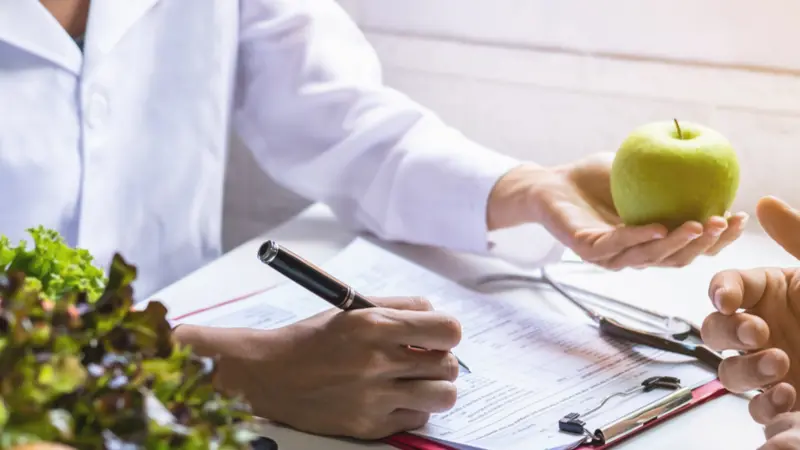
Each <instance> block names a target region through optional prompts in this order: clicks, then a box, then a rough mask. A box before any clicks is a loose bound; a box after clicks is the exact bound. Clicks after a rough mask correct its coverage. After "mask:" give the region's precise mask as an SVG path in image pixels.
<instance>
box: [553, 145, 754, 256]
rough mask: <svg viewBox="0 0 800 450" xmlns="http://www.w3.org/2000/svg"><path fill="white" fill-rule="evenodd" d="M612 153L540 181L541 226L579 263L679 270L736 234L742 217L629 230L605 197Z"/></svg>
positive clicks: (717, 249)
mask: <svg viewBox="0 0 800 450" xmlns="http://www.w3.org/2000/svg"><path fill="white" fill-rule="evenodd" d="M613 158H614V154H613V153H602V154H597V155H593V156H591V157H588V158H585V159H582V160H580V161H578V162H576V163H573V164H569V165H566V166H563V167H561V168H560V169H559V170H557V171H554V172H553V173H552V175H551V176H549V177H548V179H547V180H544V181H543V182H542V187H541V189H540V192H541V194H540V195H541V197H542V200H541V202H540V204H542V205H543V206H542V207H543V208H544V209H545V211H544V214H541V216H542V217H543V219H542V224H543V225H544V226H545V228H547V229H548V231H550V233H552V234H553V235H554V236H555V237H556V238H557V239H559V240H560V241H561V242H562V243H563V244H564V245H566V246H568V247H569V248H571V249H572V250H573V251H575V252H576V253H577V254H578V255H579V256H580V257H582V258H583V259H584V260H586V261H589V262H592V263H595V264H598V265H600V266H603V267H605V268H608V269H612V270H619V269H622V268H625V267H635V268H643V267H649V266H666V267H682V266H685V265H687V264H689V263H691V262H692V261H693V260H694V259H695V258H697V256H699V255H702V254H707V255H713V254H716V253H718V252H719V251H720V250H722V249H723V248H724V247H725V246H727V245H728V244H730V243H731V242H733V241H735V240H736V239H737V238H738V237H739V236H740V235H741V233H742V231H743V229H744V225H745V222H746V220H747V215H746V214H743V213H739V214H736V215H731V216H729V217H728V218H723V217H713V218H711V219H710V220H709V221H708V222H707V223H705V224H701V223H698V222H687V223H685V224H683V225H682V226H680V227H679V228H677V229H675V230H673V231H672V232H668V230H667V228H666V227H665V226H664V225H662V224H650V225H644V226H635V227H629V226H625V225H623V224H622V220H621V219H620V217H619V215H618V214H617V211H616V209H615V208H614V203H613V200H612V197H611V184H610V174H611V164H612V162H613Z"/></svg>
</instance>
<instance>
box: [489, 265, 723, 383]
mask: <svg viewBox="0 0 800 450" xmlns="http://www.w3.org/2000/svg"><path fill="white" fill-rule="evenodd" d="M565 263H572V264H586V263H584V262H583V261H562V262H560V263H559V264H565ZM539 271H540V273H541V274H540V275H539V276H536V275H528V274H511V273H503V274H495V275H487V276H484V277H480V278H478V279H477V280H476V281H475V284H476V285H477V286H483V285H487V284H492V283H498V282H508V281H514V282H521V283H532V284H537V285H546V286H549V287H551V288H552V289H554V290H555V291H556V292H558V293H559V294H561V296H563V297H564V298H565V299H567V300H568V301H569V302H571V303H572V304H573V305H574V306H576V307H577V308H579V309H580V310H581V311H583V313H584V314H586V316H587V317H589V319H591V320H592V321H593V322H594V323H596V324H597V325H598V326H599V328H600V331H601V333H604V334H607V335H609V336H612V337H615V338H618V339H621V340H626V341H629V342H631V343H634V344H640V345H645V346H648V347H652V348H656V349H660V350H664V351H666V352H670V353H676V354H681V355H684V356H690V357H693V358H696V359H697V360H699V361H700V362H702V363H703V364H705V365H706V366H708V367H709V368H711V369H712V370H714V372H715V373H716V371H717V369H718V368H719V364H720V363H721V362H722V360H723V356H722V355H721V354H720V353H718V352H716V351H714V350H712V349H711V348H709V347H708V346H706V345H705V344H704V343H703V339H702V337H701V332H700V328H699V327H698V326H696V325H694V324H693V323H691V322H690V321H688V320H686V319H683V318H680V317H675V316H671V315H666V314H662V313H659V312H657V311H653V310H650V309H647V308H643V307H641V306H638V305H633V304H630V303H627V302H624V301H622V300H618V299H615V298H613V297H609V296H605V295H601V294H598V293H595V292H592V291H589V290H586V289H583V288H581V287H578V286H574V285H571V284H568V283H563V282H560V281H556V280H555V279H554V278H553V277H551V276H550V274H549V272H548V270H547V267H546V266H545V267H542V268H540V269H539ZM578 295H580V296H582V297H585V298H586V299H591V302H594V303H595V304H598V305H599V304H602V305H603V308H604V309H608V310H609V311H611V312H613V313H614V314H616V315H618V316H619V317H625V318H627V319H629V320H632V321H636V322H639V324H640V325H642V326H631V325H626V324H624V323H623V322H622V321H620V320H618V319H615V318H612V317H610V316H609V315H606V314H601V313H599V312H598V311H597V310H596V309H594V308H592V307H590V306H588V303H590V302H587V301H583V300H579V299H578V297H577V296H578ZM626 310H627V311H626ZM633 312H636V313H638V314H639V316H638V317H637V316H636V315H635V314H633ZM644 328H649V330H647V331H646V330H645V329H644Z"/></svg>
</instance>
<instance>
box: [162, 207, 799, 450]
mask: <svg viewBox="0 0 800 450" xmlns="http://www.w3.org/2000/svg"><path fill="white" fill-rule="evenodd" d="M529 232H530V230H527V229H525V228H522V229H518V230H513V231H511V232H508V233H505V234H500V235H498V237H497V242H498V244H499V247H498V249H499V250H498V251H501V252H502V254H503V255H505V256H507V257H509V258H511V259H513V260H515V261H517V263H520V261H522V262H524V261H525V260H526V259H530V258H525V252H526V248H525V241H524V240H519V239H520V237H523V236H527V237H529V238H530V236H531V234H526V233H529ZM532 232H537V231H536V230H534V231H532ZM538 232H540V231H538ZM354 237H355V235H354V234H352V233H350V232H348V231H346V230H345V229H343V227H342V226H341V225H339V224H338V223H337V222H336V221H335V219H334V218H333V217H332V216H331V214H330V212H329V211H328V209H327V208H325V207H323V206H321V205H314V206H312V207H311V208H309V209H308V210H306V211H304V212H303V213H302V214H300V215H299V216H298V217H296V218H294V219H292V220H290V221H289V222H287V223H285V224H284V225H282V226H280V227H278V228H276V229H275V230H272V231H271V232H268V233H265V234H264V235H263V236H262V237H259V238H257V239H254V240H252V241H250V242H247V243H245V244H243V245H241V246H240V247H238V248H236V249H234V250H232V251H231V252H229V253H227V254H226V255H224V256H223V257H221V258H219V259H218V260H216V261H214V262H213V263H211V264H209V265H207V266H205V267H203V268H201V269H199V270H198V271H196V272H194V273H192V274H190V275H189V276H187V277H186V278H184V279H182V280H180V281H178V282H177V283H175V284H173V285H171V286H169V287H168V288H166V289H164V290H162V291H161V292H159V293H158V294H156V295H154V296H153V298H154V299H158V300H161V301H162V302H164V303H165V304H166V305H167V306H168V308H169V310H170V316H173V317H174V316H177V315H180V314H182V313H186V312H190V311H194V310H197V309H198V308H202V307H204V306H209V305H212V304H216V303H219V302H221V301H224V300H227V299H230V298H234V297H236V296H239V295H243V294H247V293H249V292H252V291H254V290H258V289H261V288H264V287H266V286H270V285H274V284H276V283H279V282H286V281H285V279H283V278H282V277H281V276H280V275H278V274H277V273H276V272H274V271H273V270H270V269H269V268H267V267H265V266H264V265H263V264H261V263H260V262H258V260H257V258H256V251H257V249H258V247H259V245H260V244H261V243H262V242H263V241H264V240H265V239H275V240H277V241H278V242H280V243H281V244H283V245H286V246H287V247H289V248H291V249H292V250H293V251H295V252H297V253H299V254H301V255H303V256H304V257H306V258H308V259H310V260H312V261H314V262H315V263H318V264H324V262H325V261H326V260H327V259H328V258H330V257H332V256H333V255H335V254H336V253H337V252H338V251H339V250H340V249H342V248H343V247H344V246H346V245H347V244H348V243H349V242H350V241H351V240H352V239H353V238H354ZM387 248H390V249H392V250H395V251H398V252H400V253H401V254H403V255H404V256H406V257H409V258H411V259H413V260H415V261H417V262H419V263H421V264H423V265H425V266H427V267H429V268H431V269H433V270H435V271H438V272H440V273H442V274H444V275H446V276H449V277H451V278H455V279H457V280H458V281H464V280H468V279H473V278H474V277H475V276H477V275H479V274H485V273H488V272H491V271H493V270H494V271H496V270H499V269H504V268H505V269H507V268H509V267H510V266H508V265H506V263H504V262H498V261H497V260H496V259H488V258H478V257H475V256H473V255H455V254H451V253H448V252H444V251H440V250H435V249H427V248H419V247H411V246H387ZM534 259H535V258H534ZM767 265H780V266H789V265H797V261H795V260H794V259H793V258H792V257H791V256H789V255H787V254H785V253H784V252H783V251H782V250H781V249H780V248H779V247H777V245H775V244H774V243H773V242H772V241H770V240H769V239H768V238H767V237H766V236H764V235H763V234H761V233H759V232H758V231H753V232H748V233H746V234H745V236H744V237H742V238H741V239H740V240H739V241H738V242H737V243H735V244H734V245H732V246H731V247H729V248H728V249H726V250H725V251H724V252H722V253H721V254H720V255H718V256H717V257H716V258H701V259H699V260H697V261H696V262H695V263H694V264H692V265H691V266H689V267H687V268H684V269H680V270H675V269H672V270H668V269H648V270H644V271H632V270H631V271H621V272H616V273H612V272H604V273H600V274H598V275H594V276H592V277H589V279H588V281H583V282H581V285H583V286H586V287H591V288H592V289H593V290H595V291H599V292H603V293H605V294H610V295H614V296H616V297H617V298H622V299H625V300H626V301H630V302H633V303H638V304H641V305H644V306H648V307H649V308H651V309H659V310H660V311H662V312H666V313H671V314H675V315H679V316H680V317H685V318H688V319H689V320H692V321H694V322H695V323H698V324H700V323H702V320H703V318H704V317H705V316H706V315H707V314H708V313H709V312H711V311H712V308H711V305H710V302H709V300H708V297H707V295H706V291H707V288H708V282H709V280H710V279H711V276H712V275H713V274H714V273H716V272H717V271H719V270H722V269H727V268H752V267H760V266H767ZM570 281H574V280H570ZM586 283H588V284H586ZM493 295H509V296H511V295H513V296H527V297H530V301H531V306H532V308H534V309H540V308H546V309H549V310H552V311H558V312H561V313H564V314H578V313H577V311H576V310H575V308H574V307H572V306H570V305H569V304H567V303H566V302H564V301H563V300H561V301H556V302H553V301H552V299H551V300H547V301H546V300H543V299H542V298H541V297H537V296H536V293H535V292H534V291H532V290H529V289H527V290H523V289H518V290H515V291H507V292H503V293H502V294H493ZM526 301H527V299H526ZM267 434H268V435H269V436H270V437H272V438H273V439H275V440H276V441H277V442H278V443H279V446H280V449H281V450H301V449H303V450H312V449H326V450H360V449H381V450H384V449H386V450H388V449H391V448H392V447H389V446H386V445H383V444H377V443H355V442H350V441H342V440H335V439H329V438H324V437H318V436H311V435H307V434H303V433H298V432H295V431H293V430H289V429H285V428H278V427H272V426H270V427H269V429H268V431H267ZM763 440H764V439H763V432H762V428H761V427H760V426H758V425H757V424H755V423H754V422H752V421H751V419H750V417H749V415H748V413H747V401H746V400H745V399H744V398H740V397H737V396H733V395H726V396H724V397H722V398H719V399H716V400H714V401H712V402H710V403H708V404H705V405H702V406H700V407H697V408H694V409H693V410H690V411H688V412H686V413H684V414H682V415H680V416H678V417H676V418H674V419H672V420H670V421H668V422H666V423H664V424H661V425H659V426H658V427H655V428H654V429H652V430H650V431H648V432H645V433H643V434H642V435H641V436H639V437H636V438H634V439H631V440H629V441H628V442H626V443H623V444H621V445H619V446H618V448H620V449H648V450H660V449H664V450H674V449H676V448H681V449H721V448H724V449H756V448H757V447H758V446H759V445H761V443H763Z"/></svg>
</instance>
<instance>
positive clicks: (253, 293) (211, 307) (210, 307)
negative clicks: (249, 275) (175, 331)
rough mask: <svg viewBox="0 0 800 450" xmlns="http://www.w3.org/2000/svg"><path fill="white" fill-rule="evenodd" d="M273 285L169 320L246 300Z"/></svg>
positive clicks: (176, 319)
mask: <svg viewBox="0 0 800 450" xmlns="http://www.w3.org/2000/svg"><path fill="white" fill-rule="evenodd" d="M274 287H275V286H270V287H266V288H263V289H259V290H257V291H254V292H250V293H249V294H244V295H241V296H239V297H235V298H232V299H230V300H225V301H224V302H220V303H216V304H214V305H210V306H206V307H205V308H200V309H198V310H195V311H190V312H187V313H185V314H182V315H180V316H176V317H173V318H171V319H169V320H171V321H178V320H183V319H186V318H187V317H191V316H195V315H197V314H201V313H204V312H208V311H211V310H214V309H217V308H221V307H223V306H227V305H231V304H233V303H236V302H240V301H242V300H247V299H248V298H250V297H254V296H256V295H258V294H262V293H264V292H267V291H268V290H270V289H272V288H274Z"/></svg>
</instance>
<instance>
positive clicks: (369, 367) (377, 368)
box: [361, 349, 388, 378]
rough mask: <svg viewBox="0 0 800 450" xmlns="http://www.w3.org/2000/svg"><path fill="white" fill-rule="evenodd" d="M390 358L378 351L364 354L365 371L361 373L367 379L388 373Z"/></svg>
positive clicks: (363, 365)
mask: <svg viewBox="0 0 800 450" xmlns="http://www.w3.org/2000/svg"><path fill="white" fill-rule="evenodd" d="M387 363H388V357H387V356H386V354H385V353H384V352H382V351H380V350H378V349H372V350H369V351H367V352H364V361H363V362H362V367H363V369H364V370H363V371H362V372H361V373H362V374H363V376H364V377H365V378H375V377H378V376H380V375H381V374H383V373H384V372H385V371H386V367H387V365H388V364H387Z"/></svg>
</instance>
